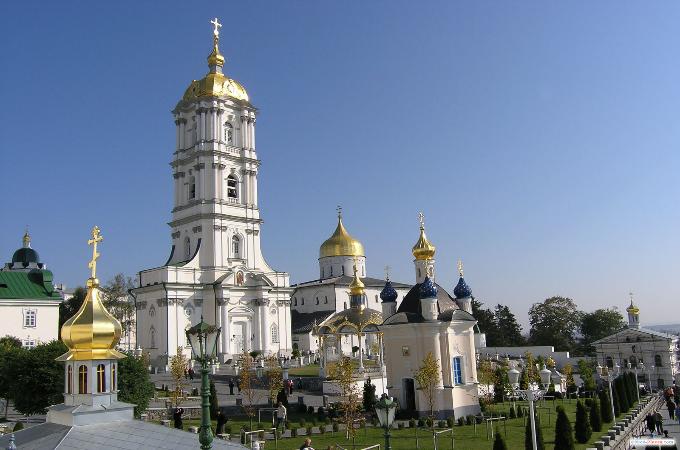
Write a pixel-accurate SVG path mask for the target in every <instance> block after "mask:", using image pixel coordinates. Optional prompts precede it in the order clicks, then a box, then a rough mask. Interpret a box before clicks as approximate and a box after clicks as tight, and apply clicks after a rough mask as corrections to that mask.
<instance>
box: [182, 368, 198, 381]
mask: <svg viewBox="0 0 680 450" xmlns="http://www.w3.org/2000/svg"><path fill="white" fill-rule="evenodd" d="M195 375H196V372H195V371H194V368H193V367H189V368H188V369H184V379H185V380H193V379H194V376H195Z"/></svg>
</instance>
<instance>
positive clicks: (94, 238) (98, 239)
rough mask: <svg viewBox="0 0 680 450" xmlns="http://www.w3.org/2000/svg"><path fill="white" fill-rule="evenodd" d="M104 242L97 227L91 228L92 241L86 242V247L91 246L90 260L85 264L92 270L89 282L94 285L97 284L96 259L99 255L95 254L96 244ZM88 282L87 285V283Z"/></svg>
mask: <svg viewBox="0 0 680 450" xmlns="http://www.w3.org/2000/svg"><path fill="white" fill-rule="evenodd" d="M103 240H104V237H103V236H102V235H101V233H100V232H99V227H98V226H97V225H95V226H94V228H92V239H90V240H88V241H87V245H91V246H92V260H91V261H90V262H89V263H88V264H87V267H89V268H90V269H92V273H91V275H90V280H92V282H93V283H94V284H98V282H97V259H99V256H100V255H99V253H97V244H98V243H99V242H101V241H103ZM90 280H88V283H89V281H90Z"/></svg>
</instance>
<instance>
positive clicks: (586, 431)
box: [574, 400, 593, 444]
mask: <svg viewBox="0 0 680 450" xmlns="http://www.w3.org/2000/svg"><path fill="white" fill-rule="evenodd" d="M574 435H575V436H576V441H577V442H578V443H580V444H585V443H586V442H588V440H589V439H590V437H591V436H592V435H593V429H592V428H591V427H590V418H589V417H588V411H587V410H586V407H585V405H584V404H583V403H581V401H580V400H579V401H577V402H576V423H575V424H574Z"/></svg>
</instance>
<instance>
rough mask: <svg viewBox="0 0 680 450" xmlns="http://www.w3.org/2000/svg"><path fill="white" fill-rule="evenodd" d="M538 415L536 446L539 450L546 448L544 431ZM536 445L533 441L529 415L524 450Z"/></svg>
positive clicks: (525, 430) (529, 449)
mask: <svg viewBox="0 0 680 450" xmlns="http://www.w3.org/2000/svg"><path fill="white" fill-rule="evenodd" d="M534 417H536V448H537V449H538V450H545V444H544V443H543V432H542V431H541V422H540V421H539V420H538V416H534ZM533 448H534V445H533V443H532V442H531V418H530V417H527V425H526V427H525V429H524V450H533Z"/></svg>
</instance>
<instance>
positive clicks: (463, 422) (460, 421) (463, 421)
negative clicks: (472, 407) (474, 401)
mask: <svg viewBox="0 0 680 450" xmlns="http://www.w3.org/2000/svg"><path fill="white" fill-rule="evenodd" d="M463 425H465V419H464V418H462V417H459V418H458V426H459V427H462V426H463Z"/></svg>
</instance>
